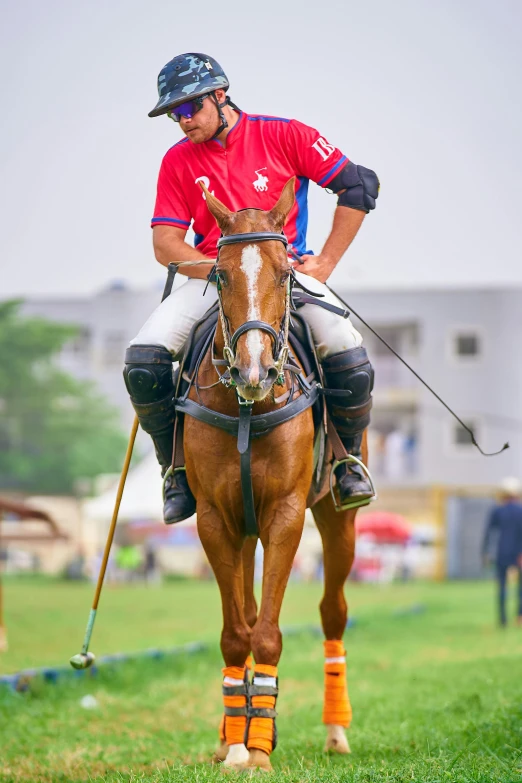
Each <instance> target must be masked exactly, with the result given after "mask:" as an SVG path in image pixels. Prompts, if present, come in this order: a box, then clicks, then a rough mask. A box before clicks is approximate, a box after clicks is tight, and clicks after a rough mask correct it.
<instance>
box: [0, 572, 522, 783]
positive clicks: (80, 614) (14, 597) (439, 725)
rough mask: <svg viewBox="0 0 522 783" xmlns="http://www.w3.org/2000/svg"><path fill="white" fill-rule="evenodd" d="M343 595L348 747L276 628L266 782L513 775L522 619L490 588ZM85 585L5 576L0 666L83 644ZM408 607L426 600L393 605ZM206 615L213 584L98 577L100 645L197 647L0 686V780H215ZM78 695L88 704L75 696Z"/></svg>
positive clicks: (520, 723)
mask: <svg viewBox="0 0 522 783" xmlns="http://www.w3.org/2000/svg"><path fill="white" fill-rule="evenodd" d="M319 596H320V587H319V586H318V585H291V586H290V587H289V589H288V592H287V596H286V600H285V605H284V617H283V624H287V625H290V624H309V623H317V621H318V613H317V609H316V607H317V603H318V600H319ZM348 596H349V600H350V605H351V614H352V615H353V616H354V617H355V618H356V624H355V626H354V627H353V628H350V629H349V630H348V631H347V633H346V637H345V639H346V646H347V650H348V661H349V682H350V695H351V699H352V704H353V708H354V721H353V724H352V728H351V729H350V731H349V739H350V744H351V747H352V754H351V756H349V757H331V756H325V755H323V753H322V745H323V742H324V728H323V726H322V725H321V698H322V641H321V637H319V636H314V635H313V634H312V633H308V632H307V633H303V634H301V635H288V636H287V637H286V638H285V645H284V652H283V657H282V660H281V663H280V698H279V701H278V711H279V715H280V717H279V718H278V729H279V747H278V748H277V750H276V751H275V753H274V755H273V757H272V761H273V765H274V770H275V771H274V773H273V775H272V776H271V777H270V778H269V779H271V780H274V781H285V782H286V781H296V782H297V781H299V783H304V782H305V781H306V782H308V781H310V783H311V782H312V781H324V782H325V783H333V782H334V781H336V782H337V781H339V782H341V781H343V782H344V781H346V782H347V783H348V782H351V781H357V782H358V783H359V782H362V781H365V782H366V781H367V782H368V783H370V782H372V783H373V781H375V782H377V781H387V782H389V783H391V782H392V781H393V782H394V783H399V781H400V782H401V783H402V782H403V781H404V782H406V781H419V782H420V781H423V782H425V783H435V782H437V783H438V782H439V781H440V782H442V781H444V782H445V783H447V782H449V783H454V782H456V781H458V782H459V783H460V782H461V781H474V782H477V783H478V781H488V783H489V781H515V780H522V676H521V672H522V666H521V660H522V659H521V653H522V629H519V628H515V627H513V628H508V629H507V630H505V631H500V630H497V628H496V627H495V623H494V620H495V618H494V611H493V610H494V602H493V589H492V585H490V584H452V585H450V584H447V585H420V586H417V585H396V586H389V587H372V586H360V585H355V584H354V585H349V587H348ZM90 598H91V589H90V588H89V587H87V586H86V585H75V584H72V585H69V584H67V585H65V584H63V583H58V582H57V583H52V582H45V581H42V580H27V581H18V580H16V581H11V582H8V584H7V587H6V610H7V622H8V627H9V642H10V651H9V653H7V654H5V655H3V656H1V657H0V662H1V668H2V670H3V671H4V672H5V671H14V670H16V669H19V668H23V667H26V666H34V665H44V664H63V663H64V662H66V661H67V659H68V658H69V656H70V655H71V654H72V653H75V652H77V651H78V650H79V648H80V646H81V639H82V636H83V631H84V625H85V622H86V617H87V613H88V608H89V603H90ZM414 604H421V605H422V606H423V607H424V611H422V612H408V611H401V610H403V609H407V608H408V607H411V606H412V605H414ZM219 627H220V611H219V603H218V598H217V591H216V588H215V585H213V584H211V583H209V584H207V583H190V582H180V583H174V584H169V585H168V586H165V587H162V588H145V587H141V586H129V587H125V588H113V589H110V590H108V591H107V592H106V593H105V594H104V595H103V596H102V600H101V604H100V616H99V618H98V621H97V626H96V629H95V632H94V637H93V645H92V648H93V650H94V651H95V652H96V653H98V654H99V655H102V654H105V653H108V652H115V651H118V650H120V651H122V650H125V651H131V650H138V649H143V648H146V647H152V646H173V645H176V644H181V643H183V642H186V641H190V640H202V641H206V642H208V643H209V645H210V647H209V650H208V651H207V652H203V653H198V654H195V655H193V656H190V657H189V656H181V657H176V658H171V659H164V660H163V661H162V662H155V661H141V662H139V661H137V662H132V663H128V664H125V665H122V666H120V667H118V668H114V669H113V668H108V667H107V668H103V669H101V670H100V672H99V674H98V676H97V677H96V678H85V679H82V680H71V681H63V682H61V683H59V684H58V685H55V686H53V685H46V684H43V683H41V682H33V684H32V687H31V689H30V691H29V692H26V693H21V694H19V693H14V692H12V691H10V690H7V689H0V780H1V781H5V782H6V783H7V781H53V783H54V781H83V780H91V781H111V783H112V781H144V782H146V783H152V782H153V781H154V782H156V781H157V782H158V783H159V781H162V782H165V783H166V782H167V781H169V782H170V781H191V782H192V781H194V782H196V781H197V782H199V781H213V780H221V779H222V777H223V772H222V771H221V770H220V769H219V768H217V767H211V766H210V765H209V763H208V759H209V758H210V755H211V751H212V748H213V747H214V745H215V741H216V734H217V731H216V729H217V724H218V720H219V715H220V681H221V676H220V668H221V666H222V662H221V657H220V654H219V649H218V637H219ZM85 694H92V695H94V696H95V697H96V699H97V701H98V705H99V706H98V707H97V708H96V709H93V710H86V709H84V708H82V707H81V706H80V699H81V698H82V697H83V696H84V695H85ZM229 777H230V776H229ZM231 777H232V778H233V779H235V776H234V775H232V776H231Z"/></svg>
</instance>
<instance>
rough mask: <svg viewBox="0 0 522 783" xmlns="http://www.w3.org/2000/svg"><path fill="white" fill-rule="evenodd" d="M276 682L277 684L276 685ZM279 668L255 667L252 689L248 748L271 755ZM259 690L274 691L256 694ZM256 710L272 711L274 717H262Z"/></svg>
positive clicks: (257, 665) (260, 665)
mask: <svg viewBox="0 0 522 783" xmlns="http://www.w3.org/2000/svg"><path fill="white" fill-rule="evenodd" d="M274 680H275V683H274ZM276 683H277V666H264V665H263V664H257V663H256V665H255V667H254V679H253V681H252V685H251V687H250V693H251V697H250V711H251V712H253V714H252V715H251V716H250V717H249V723H248V739H247V748H248V749H249V750H251V749H253V748H257V749H258V750H264V752H265V753H268V754H270V753H271V752H272V750H273V749H274V719H275V703H276V698H277V684H276ZM257 688H263V689H265V690H271V691H273V693H272V694H262V695H261V694H256V689H257ZM256 710H271V711H273V712H274V716H273V717H264V716H263V717H261V716H258V715H256V714H255V711H256Z"/></svg>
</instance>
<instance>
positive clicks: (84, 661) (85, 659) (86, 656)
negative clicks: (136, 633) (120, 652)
mask: <svg viewBox="0 0 522 783" xmlns="http://www.w3.org/2000/svg"><path fill="white" fill-rule="evenodd" d="M176 271H177V268H176V264H169V266H168V272H167V282H166V283H165V289H164V291H163V296H162V297H161V301H162V302H163V301H164V300H165V299H166V298H167V296H169V294H170V292H171V291H172V284H173V282H174V277H175V276H176ZM138 427H139V422H138V417H137V416H135V417H134V421H133V423H132V429H131V433H130V437H129V443H128V446H127V453H126V454H125V461H124V463H123V469H122V472H121V476H120V483H119V484H118V492H117V493H116V503H115V504H114V511H113V512H112V519H111V525H110V528H109V533H108V535H107V542H106V544H105V550H104V552H103V559H102V564H101V567H100V573H99V574H98V582H97V584H96V591H95V593H94V601H93V603H92V609H91V611H90V613H89V619H88V621H87V628H86V631H85V637H84V640H83V646H82V651H81V652H80V653H78V654H77V655H73V657H72V658H71V659H70V664H71V666H72V667H73V668H74V669H88V668H89V666H91V665H92V664H93V663H94V661H95V659H96V656H95V655H94V653H92V652H89V644H90V641H91V636H92V629H93V628H94V621H95V620H96V612H97V611H98V601H99V600H100V593H101V589H102V586H103V580H104V578H105V572H106V570H107V563H108V562H109V555H110V552H111V546H112V541H113V539H114V532H115V530H116V522H117V521H118V512H119V510H120V503H121V498H122V495H123V490H124V488H125V481H126V479H127V473H128V472H129V465H130V461H131V457H132V450H133V448H134V441H135V440H136V433H137V432H138Z"/></svg>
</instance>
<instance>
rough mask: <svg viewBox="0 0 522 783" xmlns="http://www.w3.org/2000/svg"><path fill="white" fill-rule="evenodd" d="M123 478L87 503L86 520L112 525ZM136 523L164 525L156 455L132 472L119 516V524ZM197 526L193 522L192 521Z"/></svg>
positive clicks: (146, 458) (85, 506)
mask: <svg viewBox="0 0 522 783" xmlns="http://www.w3.org/2000/svg"><path fill="white" fill-rule="evenodd" d="M118 482H119V478H118V479H116V481H115V482H114V484H113V485H112V486H110V487H109V488H108V489H107V490H105V491H104V492H102V493H101V494H100V495H99V496H98V497H96V498H93V499H91V500H88V501H86V502H85V504H84V507H83V513H84V516H85V518H86V519H90V520H93V521H99V522H105V521H110V519H111V517H112V513H113V510H114V503H115V500H116V493H117V491H118ZM136 520H142V521H150V522H162V521H163V499H162V479H161V471H160V467H159V465H158V463H157V460H156V457H155V456H154V454H153V453H151V454H148V455H147V456H146V457H144V459H142V460H141V462H139V463H138V464H137V465H136V466H135V467H133V468H131V470H129V474H128V476H127V481H126V482H125V489H124V490H123V497H122V501H121V505H120V511H119V514H118V521H119V522H132V521H136ZM192 522H193V520H192Z"/></svg>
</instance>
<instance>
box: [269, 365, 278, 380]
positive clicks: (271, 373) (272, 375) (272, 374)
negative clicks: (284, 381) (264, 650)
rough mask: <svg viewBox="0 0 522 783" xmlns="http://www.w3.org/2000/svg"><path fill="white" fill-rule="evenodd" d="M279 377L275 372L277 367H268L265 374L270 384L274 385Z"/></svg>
mask: <svg viewBox="0 0 522 783" xmlns="http://www.w3.org/2000/svg"><path fill="white" fill-rule="evenodd" d="M278 377H279V373H278V371H277V367H274V366H272V367H270V368H269V370H268V372H267V378H268V380H269V381H270V383H275V382H276V381H277V378H278Z"/></svg>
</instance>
